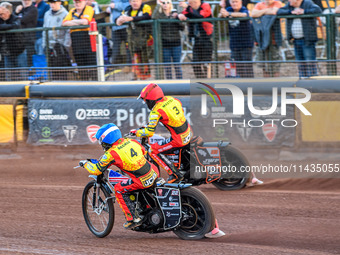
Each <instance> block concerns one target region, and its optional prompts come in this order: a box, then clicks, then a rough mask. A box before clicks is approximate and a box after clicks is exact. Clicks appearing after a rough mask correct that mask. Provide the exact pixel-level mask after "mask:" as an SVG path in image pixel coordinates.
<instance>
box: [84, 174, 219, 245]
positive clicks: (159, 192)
mask: <svg viewBox="0 0 340 255" xmlns="http://www.w3.org/2000/svg"><path fill="white" fill-rule="evenodd" d="M122 174H124V173H119V171H114V170H111V169H108V170H105V171H104V172H103V174H101V175H99V176H95V175H90V177H91V178H93V180H91V181H90V182H89V183H88V184H87V185H86V186H85V188H84V191H83V196H82V209H83V215H84V219H85V222H86V225H87V226H88V228H89V229H90V231H91V232H92V233H93V234H94V235H95V236H97V237H105V236H107V235H108V234H109V233H110V232H111V230H112V227H113V225H114V220H115V212H114V206H113V204H114V203H115V201H116V198H115V194H114V185H115V184H117V183H118V182H121V181H123V180H126V179H128V177H127V176H124V175H122ZM129 199H130V200H131V202H132V203H133V204H134V208H135V211H134V213H135V214H136V215H138V216H139V217H140V218H141V219H142V225H140V226H138V227H135V228H133V229H132V230H133V231H136V232H148V233H161V232H165V231H173V232H174V233H175V234H176V235H177V236H178V237H180V238H181V239H186V240H195V239H201V238H203V237H204V236H205V234H206V233H208V232H210V231H211V230H212V229H213V228H214V227H215V214H214V211H213V209H212V206H211V204H210V202H209V200H208V199H207V197H206V196H205V195H204V194H203V193H202V192H201V191H200V190H198V189H196V188H194V187H192V184H190V183H189V184H186V183H177V184H170V183H165V180H164V179H163V178H158V179H157V180H156V181H155V182H154V185H153V186H152V187H150V188H148V189H143V190H137V191H133V192H131V193H130V196H129Z"/></svg>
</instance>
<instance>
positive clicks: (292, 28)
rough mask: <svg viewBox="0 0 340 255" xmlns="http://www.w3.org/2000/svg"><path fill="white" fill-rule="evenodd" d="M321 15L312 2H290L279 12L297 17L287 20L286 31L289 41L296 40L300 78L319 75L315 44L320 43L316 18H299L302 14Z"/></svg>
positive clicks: (293, 0) (309, 0) (291, 0)
mask: <svg viewBox="0 0 340 255" xmlns="http://www.w3.org/2000/svg"><path fill="white" fill-rule="evenodd" d="M317 13H321V9H320V7H319V6H318V5H316V4H315V3H314V2H312V1H311V0H288V3H287V4H286V5H285V6H284V7H282V8H281V9H279V10H278V12H277V14H278V15H290V14H291V15H294V16H295V15H296V16H295V17H294V18H292V19H287V23H286V30H287V38H288V40H294V51H295V58H296V60H299V61H306V62H303V63H299V64H298V67H299V77H310V76H315V75H317V68H316V63H315V62H312V63H308V61H315V60H316V49H315V44H316V42H317V41H318V35H317V31H316V18H299V16H298V15H302V14H317Z"/></svg>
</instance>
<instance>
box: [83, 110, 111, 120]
mask: <svg viewBox="0 0 340 255" xmlns="http://www.w3.org/2000/svg"><path fill="white" fill-rule="evenodd" d="M76 118H77V119H78V120H94V119H109V118H110V110H109V109H77V110H76Z"/></svg>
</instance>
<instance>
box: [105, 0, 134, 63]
mask: <svg viewBox="0 0 340 255" xmlns="http://www.w3.org/2000/svg"><path fill="white" fill-rule="evenodd" d="M129 5H130V3H129V0H111V4H110V6H109V7H108V9H107V10H106V11H107V12H108V13H110V22H111V23H116V19H117V18H118V17H119V16H120V15H121V14H122V12H123V11H124V10H125V9H126V8H127V7H128V6H129ZM126 28H127V25H123V26H112V42H113V46H112V61H111V62H112V64H119V63H121V62H123V61H122V58H121V54H120V49H121V44H122V43H124V48H125V49H126V61H125V62H126V63H131V56H130V52H129V50H128V48H127V47H126V43H127V31H126Z"/></svg>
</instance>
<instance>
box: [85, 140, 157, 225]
mask: <svg viewBox="0 0 340 255" xmlns="http://www.w3.org/2000/svg"><path fill="white" fill-rule="evenodd" d="M145 154H146V151H145V149H144V147H143V146H141V145H140V144H139V143H138V142H137V141H135V140H132V139H126V138H121V139H119V140H118V141H117V142H115V143H114V144H113V145H112V147H111V148H110V149H108V150H107V151H106V152H105V154H104V155H103V157H102V158H101V159H100V160H99V161H98V163H96V164H94V163H91V162H87V163H86V164H85V165H84V167H85V168H86V169H87V170H88V171H89V172H90V173H93V174H95V175H99V174H101V173H102V172H103V171H104V170H106V169H107V168H108V167H109V166H110V165H112V164H113V165H115V166H117V167H118V168H119V169H121V170H122V171H123V172H125V173H127V174H128V175H129V177H130V179H128V180H127V181H125V182H120V183H118V184H116V185H115V186H114V189H115V194H116V198H117V202H118V203H119V205H120V207H121V208H122V210H123V212H124V214H125V216H126V219H127V220H128V221H130V220H133V215H132V214H131V211H132V210H134V206H133V205H132V203H131V202H130V198H129V196H128V195H127V194H126V193H128V192H131V191H133V190H138V189H146V188H149V187H150V186H152V184H153V183H154V182H155V180H156V179H157V178H158V177H159V171H158V169H157V167H156V166H155V165H153V164H151V163H150V162H149V161H147V160H146V158H145V157H144V155H145Z"/></svg>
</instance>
